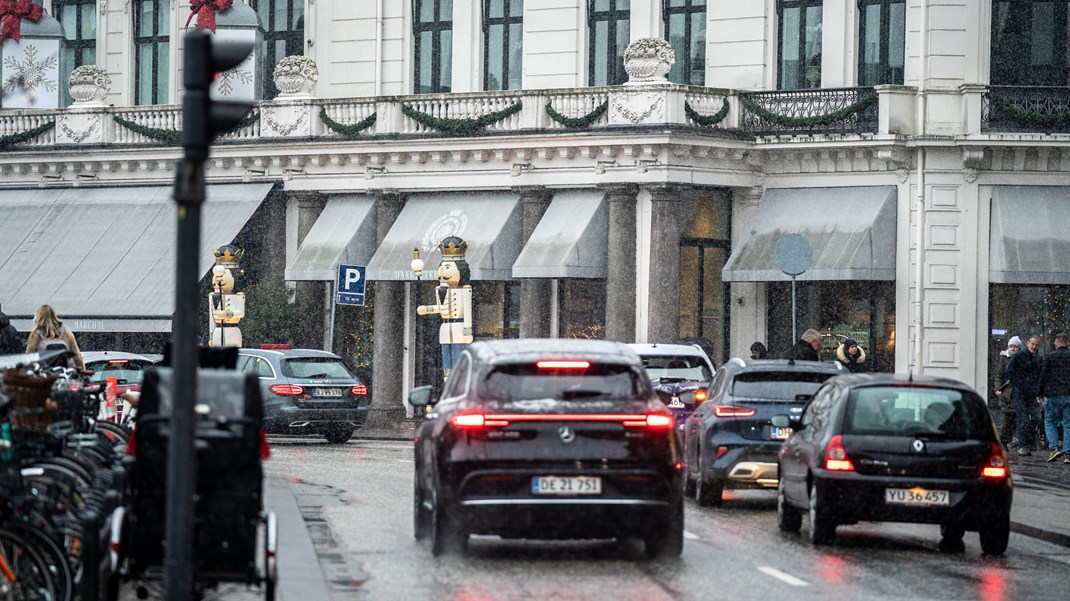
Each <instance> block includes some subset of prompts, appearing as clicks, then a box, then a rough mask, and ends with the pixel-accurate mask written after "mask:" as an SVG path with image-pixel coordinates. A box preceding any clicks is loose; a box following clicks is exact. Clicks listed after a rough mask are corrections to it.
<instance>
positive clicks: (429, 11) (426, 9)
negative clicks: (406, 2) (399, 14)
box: [417, 0, 435, 23]
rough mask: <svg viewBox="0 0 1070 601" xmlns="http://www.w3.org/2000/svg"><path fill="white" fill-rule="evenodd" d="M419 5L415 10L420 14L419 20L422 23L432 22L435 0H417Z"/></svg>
mask: <svg viewBox="0 0 1070 601" xmlns="http://www.w3.org/2000/svg"><path fill="white" fill-rule="evenodd" d="M417 2H418V3H419V5H420V7H419V9H418V10H417V12H418V13H419V15H420V21H422V22H424V23H433V22H434V20H435V0H417Z"/></svg>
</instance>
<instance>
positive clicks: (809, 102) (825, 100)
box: [739, 88, 879, 136]
mask: <svg viewBox="0 0 1070 601" xmlns="http://www.w3.org/2000/svg"><path fill="white" fill-rule="evenodd" d="M739 103H740V105H741V107H740V108H741V110H742V116H743V119H742V121H743V123H742V126H743V130H744V131H746V132H748V133H752V134H754V135H758V136H768V135H799V134H860V133H877V131H878V125H879V121H878V108H877V105H878V102H877V91H876V90H874V89H873V88H827V89H825V88H823V89H816V90H784V91H778V92H749V93H745V94H740V98H739Z"/></svg>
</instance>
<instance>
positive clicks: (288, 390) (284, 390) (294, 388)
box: [268, 384, 305, 396]
mask: <svg viewBox="0 0 1070 601" xmlns="http://www.w3.org/2000/svg"><path fill="white" fill-rule="evenodd" d="M268 390H270V391H271V392H274V393H275V394H277V395H279V396H300V395H302V394H304V392H305V389H304V388H301V387H300V386H298V385H296V384H276V385H274V386H272V387H271V388H269V389H268Z"/></svg>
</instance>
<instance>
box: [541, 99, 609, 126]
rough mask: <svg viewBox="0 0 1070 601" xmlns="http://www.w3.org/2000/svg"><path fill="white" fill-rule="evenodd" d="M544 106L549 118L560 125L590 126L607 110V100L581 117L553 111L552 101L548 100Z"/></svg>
mask: <svg viewBox="0 0 1070 601" xmlns="http://www.w3.org/2000/svg"><path fill="white" fill-rule="evenodd" d="M545 108H546V114H547V115H549V116H550V118H551V119H553V120H554V121H556V122H558V123H560V124H561V125H564V126H565V127H569V128H578V127H590V126H591V124H592V123H594V122H595V121H598V118H599V117H601V116H602V115H604V114H605V113H606V111H608V110H609V101H608V100H607V101H605V102H603V103H602V104H600V105H598V106H596V107H595V109H594V110H593V111H591V112H589V113H587V114H586V115H584V116H582V117H575V118H573V117H566V116H564V115H562V114H561V113H559V112H557V111H555V110H554V107H553V105H552V103H550V102H547V103H546V107H545Z"/></svg>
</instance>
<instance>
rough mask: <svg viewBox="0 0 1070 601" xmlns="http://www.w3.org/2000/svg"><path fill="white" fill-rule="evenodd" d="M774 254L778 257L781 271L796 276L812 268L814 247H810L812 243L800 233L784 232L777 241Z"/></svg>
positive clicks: (777, 260) (778, 266)
mask: <svg viewBox="0 0 1070 601" xmlns="http://www.w3.org/2000/svg"><path fill="white" fill-rule="evenodd" d="M773 256H775V257H776V266H777V268H778V269H780V271H783V272H784V273H786V274H788V275H791V276H795V275H799V274H802V273H805V272H806V270H807V269H809V268H810V260H811V259H813V258H814V249H812V248H810V243H809V242H807V241H806V238H803V237H802V236H800V235H799V234H784V235H783V236H781V237H780V239H779V240H777V241H776V249H775V250H774V251H773Z"/></svg>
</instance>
